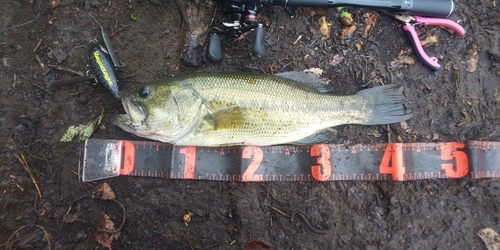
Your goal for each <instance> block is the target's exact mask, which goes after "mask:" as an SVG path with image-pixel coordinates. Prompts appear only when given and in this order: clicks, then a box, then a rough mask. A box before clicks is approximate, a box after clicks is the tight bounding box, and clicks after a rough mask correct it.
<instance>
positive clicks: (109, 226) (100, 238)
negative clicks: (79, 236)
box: [94, 212, 117, 250]
mask: <svg viewBox="0 0 500 250" xmlns="http://www.w3.org/2000/svg"><path fill="white" fill-rule="evenodd" d="M99 227H100V229H103V230H106V231H113V230H114V227H115V223H114V222H113V221H111V219H110V218H109V216H108V215H106V214H105V213H104V212H103V213H101V219H100V220H99ZM94 237H95V240H96V241H97V242H99V244H101V245H102V246H103V247H105V248H107V249H109V250H111V243H113V238H116V237H117V235H116V234H112V233H108V232H102V231H98V232H96V233H95V234H94Z"/></svg>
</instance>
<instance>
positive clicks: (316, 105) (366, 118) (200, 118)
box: [115, 73, 411, 146]
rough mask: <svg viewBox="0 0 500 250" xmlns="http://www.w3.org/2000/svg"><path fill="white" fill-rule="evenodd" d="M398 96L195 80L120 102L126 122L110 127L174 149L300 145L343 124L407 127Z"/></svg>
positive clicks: (235, 78)
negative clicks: (176, 147)
mask: <svg viewBox="0 0 500 250" xmlns="http://www.w3.org/2000/svg"><path fill="white" fill-rule="evenodd" d="M297 74H300V73H297ZM401 88H402V87H401V86H400V85H387V86H380V87H375V88H371V89H366V90H362V91H360V92H358V93H357V94H355V95H334V94H331V93H321V92H319V91H315V90H313V89H311V88H308V87H307V86H306V85H304V84H303V83H302V82H300V81H297V80H293V79H289V78H284V77H281V76H273V75H260V74H251V73H195V74H190V75H181V76H175V77H171V78H167V79H163V80H159V81H156V82H153V83H150V84H146V85H144V86H142V87H141V90H142V91H143V93H144V90H147V93H148V95H147V96H140V95H139V94H132V95H131V96H128V97H127V96H126V97H124V98H123V100H122V102H123V104H124V108H125V110H126V111H127V115H119V116H117V117H116V118H115V124H116V125H118V126H119V127H121V128H122V129H124V130H126V131H129V132H131V133H134V134H136V135H138V136H141V137H145V138H151V139H155V140H160V141H164V142H169V143H173V144H178V145H197V146H221V145H275V144H286V143H303V142H301V141H302V140H304V139H307V140H309V139H310V138H311V137H314V136H317V135H321V134H323V133H324V132H325V131H327V130H328V129H329V128H331V127H335V126H338V125H342V124H366V125H373V124H387V123H394V122H399V121H403V120H406V119H409V118H410V117H411V114H409V113H408V114H406V113H405V109H404V106H403V94H402V89H401ZM138 114H139V115H138ZM327 132H328V131H327ZM320 138H321V140H326V139H329V140H331V139H333V138H323V137H320ZM315 140H318V139H315ZM315 142H316V141H315Z"/></svg>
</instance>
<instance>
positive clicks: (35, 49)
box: [33, 38, 43, 53]
mask: <svg viewBox="0 0 500 250" xmlns="http://www.w3.org/2000/svg"><path fill="white" fill-rule="evenodd" d="M42 41H43V38H40V40H38V43H37V44H36V46H35V48H34V49H33V53H35V52H36V51H37V50H38V47H40V45H41V44H42Z"/></svg>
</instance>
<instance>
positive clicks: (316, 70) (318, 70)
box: [304, 68, 323, 76]
mask: <svg viewBox="0 0 500 250" xmlns="http://www.w3.org/2000/svg"><path fill="white" fill-rule="evenodd" d="M304 72H306V73H313V74H315V75H317V76H320V75H322V74H323V70H322V69H320V68H309V69H305V70H304Z"/></svg>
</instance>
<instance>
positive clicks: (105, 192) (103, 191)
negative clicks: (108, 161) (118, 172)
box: [96, 182, 115, 200]
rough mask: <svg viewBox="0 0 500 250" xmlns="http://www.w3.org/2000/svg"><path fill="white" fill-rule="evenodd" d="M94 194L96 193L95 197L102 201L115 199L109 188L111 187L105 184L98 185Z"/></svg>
mask: <svg viewBox="0 0 500 250" xmlns="http://www.w3.org/2000/svg"><path fill="white" fill-rule="evenodd" d="M96 192H97V197H98V198H100V199H102V200H114V199H115V192H113V189H112V188H111V186H110V185H109V184H108V183H107V182H105V183H103V184H100V185H98V186H97V187H96Z"/></svg>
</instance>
